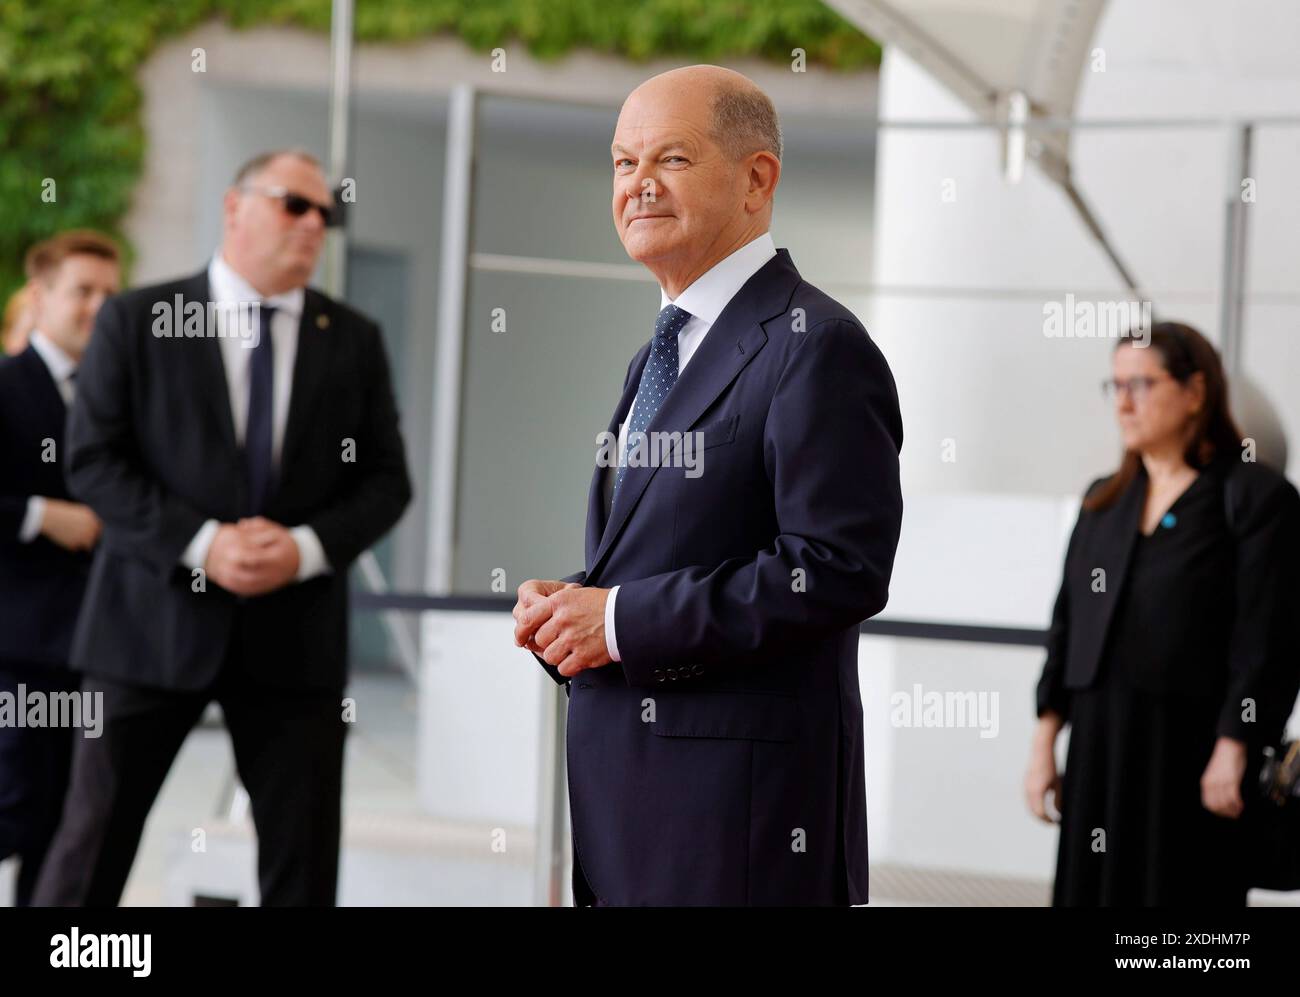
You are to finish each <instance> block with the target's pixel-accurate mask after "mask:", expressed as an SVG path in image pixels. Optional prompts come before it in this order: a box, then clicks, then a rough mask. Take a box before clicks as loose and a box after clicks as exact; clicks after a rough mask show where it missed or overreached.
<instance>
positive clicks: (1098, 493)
mask: <svg viewBox="0 0 1300 997" xmlns="http://www.w3.org/2000/svg"><path fill="white" fill-rule="evenodd" d="M1150 336H1151V339H1150V342H1148V344H1147V346H1146V348H1147V349H1155V351H1156V352H1157V353H1158V354H1159V355H1160V359H1161V361H1162V362H1163V363H1164V367H1165V370H1166V371H1168V372H1169V375H1170V376H1171V377H1172V378H1174V380H1176V381H1178V383H1179V384H1184V385H1185V384H1187V382H1188V381H1190V380H1191V378H1192V375H1193V374H1197V373H1199V374H1203V375H1204V377H1205V404H1204V405H1202V406H1201V410H1200V411H1199V412H1198V413H1197V414H1196V417H1195V419H1194V421H1193V423H1192V430H1191V434H1190V435H1189V437H1188V440H1187V449H1186V450H1185V451H1184V453H1183V459H1184V460H1186V461H1187V463H1188V464H1189V465H1190V466H1192V467H1195V468H1197V469H1200V468H1203V467H1205V466H1206V465H1208V464H1209V463H1210V462H1211V461H1213V460H1214V459H1215V458H1216V457H1222V456H1223V455H1225V454H1227V453H1230V452H1232V451H1234V450H1235V449H1236V448H1237V447H1239V446H1241V439H1242V437H1241V430H1239V429H1238V428H1237V423H1236V422H1235V421H1234V420H1233V418H1232V410H1231V408H1230V407H1229V405H1228V380H1227V378H1226V377H1225V376H1224V373H1223V363H1222V362H1221V361H1220V359H1219V352H1218V351H1217V350H1216V349H1215V348H1214V347H1213V346H1211V345H1210V341H1209V340H1208V339H1206V338H1205V337H1204V336H1202V335H1201V334H1200V333H1199V332H1197V331H1196V330H1195V329H1193V328H1192V327H1191V326H1190V325H1184V324H1183V323H1182V322H1157V323H1155V324H1154V325H1153V326H1152V327H1151V333H1150ZM1115 348H1116V349H1117V350H1118V349H1122V348H1128V349H1134V348H1135V347H1133V346H1129V345H1128V341H1127V340H1124V339H1121V340H1120V341H1119V342H1118V343H1117V344H1116V345H1115ZM1141 467H1142V456H1141V454H1139V453H1138V452H1137V451H1136V450H1125V451H1124V457H1123V460H1121V461H1120V465H1119V470H1117V471H1116V472H1115V473H1114V474H1112V475H1111V476H1110V477H1109V478H1107V479H1106V480H1105V481H1103V482H1102V483H1101V484H1100V485H1099V486H1098V487H1097V488H1096V489H1095V490H1094V491H1093V492H1092V494H1090V495H1089V496H1088V497H1087V498H1086V499H1084V501H1083V507H1084V509H1086V510H1087V511H1089V512H1094V511H1096V510H1097V509H1106V508H1109V507H1110V506H1111V505H1113V504H1114V502H1115V500H1116V499H1118V498H1119V497H1120V495H1122V494H1124V491H1125V490H1126V489H1127V488H1128V486H1129V485H1130V484H1132V482H1133V479H1134V478H1135V477H1137V473H1138V471H1139V470H1141Z"/></svg>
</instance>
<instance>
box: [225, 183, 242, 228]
mask: <svg viewBox="0 0 1300 997" xmlns="http://www.w3.org/2000/svg"><path fill="white" fill-rule="evenodd" d="M238 207H239V191H237V190H236V189H235V188H234V187H227V188H226V193H225V196H224V197H222V199H221V217H222V221H223V222H224V224H225V227H226V228H229V227H230V222H231V220H232V219H233V218H234V217H235V210H236V209H237V208H238Z"/></svg>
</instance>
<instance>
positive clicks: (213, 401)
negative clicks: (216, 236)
mask: <svg viewBox="0 0 1300 997" xmlns="http://www.w3.org/2000/svg"><path fill="white" fill-rule="evenodd" d="M181 298H182V300H183V302H184V304H185V306H186V307H188V306H189V304H190V303H191V302H196V303H197V304H198V305H199V306H200V307H201V308H202V309H203V313H202V323H203V333H204V335H202V336H200V337H199V338H198V340H197V341H195V342H194V343H193V348H192V349H185V350H180V351H177V352H179V353H183V354H185V355H186V356H187V357H190V358H192V359H191V361H190V362H191V364H192V369H193V371H194V379H195V380H196V381H197V382H198V395H199V397H200V399H201V404H202V405H203V406H204V407H206V408H207V409H208V414H209V415H210V416H211V418H212V420H213V422H214V424H215V425H216V428H217V433H218V434H219V435H220V436H221V442H222V443H223V444H224V445H225V447H226V449H227V450H228V451H229V452H231V453H234V452H235V451H236V450H237V449H238V447H237V444H236V442H235V422H234V416H233V415H232V414H231V412H230V387H229V385H228V383H227V381H226V363H225V361H224V360H223V359H222V357H221V339H220V337H219V336H218V335H217V332H218V329H217V328H215V327H212V326H211V325H210V323H214V322H216V320H217V319H216V316H215V314H214V313H212V312H211V311H210V307H211V304H212V291H211V288H210V287H209V285H208V272H207V271H206V270H203V271H201V272H199V273H197V274H195V275H194V276H193V277H191V278H190V279H189V280H188V281H187V282H186V283H185V286H184V288H183V289H182V290H181ZM168 304H170V302H168ZM182 321H184V319H182Z"/></svg>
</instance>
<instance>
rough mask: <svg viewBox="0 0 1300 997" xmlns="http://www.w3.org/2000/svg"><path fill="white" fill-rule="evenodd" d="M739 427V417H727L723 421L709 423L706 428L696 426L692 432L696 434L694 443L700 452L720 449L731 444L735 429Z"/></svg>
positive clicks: (737, 415) (734, 436)
mask: <svg viewBox="0 0 1300 997" xmlns="http://www.w3.org/2000/svg"><path fill="white" fill-rule="evenodd" d="M738 425H740V415H739V414H736V415H729V416H727V417H726V418H724V419H719V420H717V421H716V422H711V423H709V424H708V425H707V426H697V427H696V428H695V429H694V430H692V432H694V433H698V434H699V435H698V436H696V441H697V443H698V445H699V448H700V449H701V450H710V449H712V448H713V447H720V446H722V445H723V444H724V443H731V442H732V441H733V440H735V438H736V427H737V426H738Z"/></svg>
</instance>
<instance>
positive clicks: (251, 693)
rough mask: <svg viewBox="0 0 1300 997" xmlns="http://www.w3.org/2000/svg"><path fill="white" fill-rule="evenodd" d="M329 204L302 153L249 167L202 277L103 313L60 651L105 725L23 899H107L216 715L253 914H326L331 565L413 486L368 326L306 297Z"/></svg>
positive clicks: (89, 372)
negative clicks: (90, 558) (225, 736)
mask: <svg viewBox="0 0 1300 997" xmlns="http://www.w3.org/2000/svg"><path fill="white" fill-rule="evenodd" d="M330 204H331V195H330V191H329V188H328V185H327V184H326V181H325V178H324V176H323V175H322V173H321V171H320V168H319V165H318V164H317V163H316V162H315V160H313V159H311V157H309V156H307V155H305V154H302V153H297V152H287V153H276V154H269V155H266V156H261V157H259V158H258V159H256V160H254V161H253V162H252V163H250V164H249V165H248V166H246V167H245V168H244V169H243V170H241V171H240V174H239V176H238V178H237V180H236V185H235V187H233V188H232V189H231V190H230V191H228V192H227V195H226V201H225V234H224V239H223V244H222V247H221V250H220V251H219V252H218V254H217V255H216V256H215V257H214V259H213V261H212V263H211V265H210V266H209V267H208V268H207V270H206V271H204V272H201V273H198V274H195V275H193V276H191V277H188V278H185V279H183V280H177V281H171V282H168V283H165V284H159V285H156V286H153V287H147V288H141V289H138V290H134V291H131V292H128V293H126V294H123V295H121V296H120V297H117V298H114V299H111V300H110V301H109V302H108V303H107V304H106V305H105V306H104V308H103V310H102V311H101V314H100V318H99V322H98V326H97V331H96V339H95V345H94V347H93V348H92V349H91V350H90V351H89V353H88V354H87V356H86V361H85V363H84V365H83V372H82V377H81V387H80V391H81V395H80V398H79V400H78V404H77V408H76V410H75V412H74V415H73V418H72V420H71V423H70V426H69V431H68V437H69V440H68V442H69V449H70V454H69V460H68V478H69V482H70V484H71V486H72V490H73V492H74V494H76V495H78V496H79V497H81V498H83V499H85V501H87V502H88V503H89V504H90V505H91V506H92V507H93V508H94V509H95V510H96V511H97V512H98V513H99V514H100V515H101V516H102V518H103V520H104V524H105V526H104V540H103V545H102V549H101V551H100V553H99V555H98V556H97V558H96V560H95V563H94V567H93V569H92V572H91V578H90V585H89V590H88V592H87V597H86V606H85V609H84V611H83V613H82V616H81V619H80V622H79V626H78V630H77V635H76V641H75V644H74V646H73V662H74V664H75V665H76V666H77V667H78V668H79V669H80V670H81V671H82V672H84V673H85V674H86V686H87V688H92V689H95V690H99V691H102V692H103V694H104V712H105V720H104V727H105V730H104V734H103V736H102V737H101V738H99V739H98V740H97V741H93V742H91V741H87V742H84V743H82V744H79V745H78V751H77V755H76V759H75V764H74V773H73V787H72V792H71V794H70V797H69V803H68V812H67V813H66V814H65V817H64V823H63V825H62V827H61V828H60V832H59V835H58V837H57V839H56V841H55V844H54V846H53V849H52V851H51V855H50V859H49V861H48V862H47V864H46V870H45V873H44V874H43V875H42V878H41V883H40V885H39V887H38V893H37V901H38V902H40V903H44V904H73V905H78V904H86V905H111V904H114V903H116V902H117V901H118V899H119V896H120V893H121V890H122V887H123V885H124V883H125V881H126V878H127V875H128V873H129V871H130V867H131V862H132V859H133V856H134V854H135V849H136V847H137V844H138V841H139V837H140V833H141V830H142V828H143V825H144V821H145V818H146V816H147V815H148V812H149V808H150V806H151V805H152V803H153V800H154V798H155V796H156V795H157V792H158V789H159V787H160V785H161V784H162V781H163V779H164V777H165V776H166V774H167V771H168V769H169V768H170V766H171V762H172V760H173V758H174V757H175V755H176V752H177V750H178V749H179V748H180V746H181V743H182V742H183V740H184V739H185V736H186V734H187V733H188V732H189V730H190V729H191V728H192V727H193V725H194V724H195V722H196V721H197V720H198V719H199V717H200V716H201V714H202V712H203V710H204V708H205V707H206V705H207V704H208V702H210V701H211V700H213V699H216V700H217V701H218V702H219V703H220V704H221V707H222V711H223V713H224V716H225V721H226V725H227V727H228V729H229V730H230V735H231V739H232V741H233V744H234V749H235V759H236V763H237V767H238V771H239V776H240V778H241V780H242V781H243V784H244V786H245V787H246V788H247V790H248V792H249V796H250V798H251V801H252V810H253V820H254V823H255V825H256V829H257V834H258V876H259V880H260V887H261V899H262V902H263V903H264V904H275V905H279V904H331V903H333V902H334V899H335V884H336V878H337V868H338V844H339V827H340V796H341V778H342V762H343V742H344V728H345V724H344V722H343V719H342V704H341V699H342V695H343V688H344V684H345V682H346V678H347V618H348V598H347V569H348V566H349V565H350V564H351V563H352V561H353V560H354V559H355V558H356V557H357V556H358V555H359V554H361V553H362V552H363V551H364V550H365V549H366V548H367V547H369V546H370V545H371V544H373V543H374V542H375V541H376V540H378V539H379V538H380V537H381V536H382V535H383V534H384V533H385V532H386V531H387V530H388V529H389V528H390V527H391V526H392V525H393V524H394V523H395V522H396V521H397V519H398V517H399V516H400V515H401V513H402V510H403V509H404V508H405V506H406V504H407V502H408V501H409V499H410V495H411V486H410V481H409V478H408V475H407V469H406V462H405V457H404V454H403V448H402V440H401V436H400V434H399V432H398V418H397V411H396V409H395V406H394V402H393V394H392V390H391V386H390V378H389V372H388V366H387V361H386V359H385V355H384V350H383V345H382V340H381V337H380V332H379V329H378V328H377V327H376V326H375V324H374V323H373V322H371V321H369V320H368V319H366V318H365V317H364V316H362V315H360V314H358V313H357V312H355V311H353V310H351V309H349V308H347V307H346V306H344V305H342V304H340V303H338V302H335V301H332V300H330V299H329V298H327V297H325V296H324V295H322V294H319V293H317V292H315V291H313V290H310V289H305V288H304V285H305V284H306V282H307V280H308V278H309V277H310V275H311V273H312V270H313V269H314V266H315V264H316V260H317V257H318V255H319V252H320V249H321V246H322V243H323V238H324V226H325V224H326V222H327V220H328V218H329V214H330ZM210 303H214V304H215V307H213V309H212V312H211V315H209V313H208V311H207V309H208V307H209V304H210ZM200 332H208V333H213V332H220V333H222V335H220V336H217V335H199V334H197V333H200Z"/></svg>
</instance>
